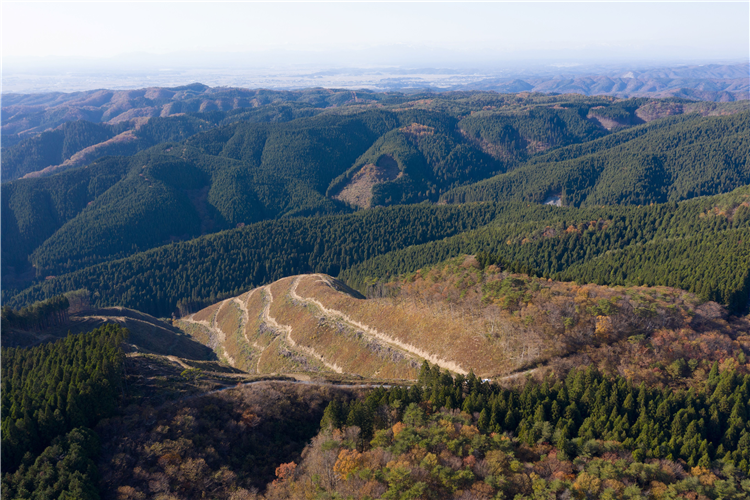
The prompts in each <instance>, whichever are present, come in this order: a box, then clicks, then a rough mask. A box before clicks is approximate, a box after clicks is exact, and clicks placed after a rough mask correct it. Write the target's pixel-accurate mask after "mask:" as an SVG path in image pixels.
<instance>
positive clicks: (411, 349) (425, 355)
mask: <svg viewBox="0 0 750 500" xmlns="http://www.w3.org/2000/svg"><path fill="white" fill-rule="evenodd" d="M308 276H311V277H312V276H316V277H318V278H319V280H318V281H319V282H322V283H325V284H326V285H328V286H329V287H331V288H334V287H333V285H332V284H331V282H330V281H328V280H327V279H326V278H325V277H324V276H322V275H320V274H313V275H308ZM303 277H305V276H304V275H303V276H298V277H297V278H295V280H294V283H293V284H292V286H291V288H290V289H289V296H290V297H292V298H293V299H295V300H298V301H300V302H304V303H307V304H314V305H315V306H316V307H318V308H319V309H320V310H321V311H323V312H324V313H325V314H328V315H329V316H335V317H339V318H341V319H342V320H343V321H344V322H345V323H348V324H349V325H350V326H353V327H356V328H358V329H360V330H362V331H363V332H364V333H367V334H369V335H370V336H372V337H374V338H375V339H377V340H379V341H381V342H384V343H386V344H390V345H391V346H395V347H398V348H399V349H401V350H404V351H406V352H408V353H410V354H412V355H414V356H417V357H419V358H422V359H426V360H427V361H429V362H430V363H432V364H434V365H438V366H439V367H440V368H443V369H445V370H450V371H452V372H454V373H460V374H462V375H468V374H469V372H468V371H467V370H465V369H463V368H461V367H460V366H459V365H458V364H456V363H454V362H452V361H448V360H445V359H442V358H439V357H437V356H436V355H434V354H430V353H429V352H427V351H424V350H422V349H420V348H419V347H416V346H413V345H411V344H407V343H406V342H402V341H401V340H399V339H397V338H394V337H392V336H390V335H388V334H385V333H382V332H380V331H378V330H376V329H375V328H372V327H369V326H367V325H365V324H362V323H360V322H359V321H357V320H354V319H352V318H350V317H349V316H347V315H346V314H345V313H343V312H341V311H337V310H336V309H329V308H327V307H326V306H324V305H323V304H322V303H321V302H320V301H318V300H316V299H313V298H309V297H302V296H301V295H299V294H298V293H297V285H299V282H300V281H301V280H302V278H303ZM334 289H335V288H334Z"/></svg>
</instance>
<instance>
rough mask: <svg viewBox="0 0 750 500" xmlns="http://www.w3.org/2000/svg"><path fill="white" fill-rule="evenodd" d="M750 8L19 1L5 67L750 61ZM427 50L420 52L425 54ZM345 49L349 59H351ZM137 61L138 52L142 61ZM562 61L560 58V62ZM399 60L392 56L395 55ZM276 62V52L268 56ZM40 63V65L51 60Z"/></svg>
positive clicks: (9, 19)
mask: <svg viewBox="0 0 750 500" xmlns="http://www.w3.org/2000/svg"><path fill="white" fill-rule="evenodd" d="M749 18H750V3H748V2H747V1H741V2H727V3H717V2H710V3H697V2H665V3H653V2H646V3H635V2H633V3H604V2H601V3H600V2H590V3H564V2H554V3H273V4H270V3H185V2H172V3H153V2H149V3H104V2H94V3H91V2H89V3H66V2H59V3H29V2H24V3H12V2H7V1H4V2H2V42H3V43H2V55H3V59H4V61H5V62H6V63H10V64H11V65H13V64H18V63H29V64H35V61H38V60H37V59H36V58H38V57H44V58H45V59H44V60H45V61H47V62H51V61H52V62H53V61H54V60H56V59H59V58H61V57H74V58H103V57H112V56H119V55H123V54H134V53H135V54H139V56H138V57H143V56H142V55H143V53H147V54H161V55H162V57H158V58H157V59H159V60H160V61H163V60H164V59H165V58H164V57H163V56H164V55H173V56H174V55H176V54H174V53H182V54H186V53H187V54H192V55H193V56H195V55H196V54H201V53H218V52H224V53H226V52H232V53H235V52H242V53H253V54H258V55H265V56H273V57H277V59H276V61H277V62H280V63H284V62H290V63H299V62H304V60H305V57H306V56H305V54H309V55H310V56H311V57H313V58H314V57H319V58H323V59H324V60H326V61H327V62H328V63H329V64H336V62H337V57H338V56H337V54H338V55H341V57H342V59H341V61H342V63H347V64H351V63H353V62H354V63H356V58H355V60H354V61H353V60H352V57H351V56H352V54H358V53H359V54H363V57H364V59H365V60H362V61H361V64H362V65H367V63H368V62H371V63H373V64H387V63H389V62H391V63H393V64H397V63H399V62H403V58H402V59H401V60H399V58H398V57H395V56H396V55H397V54H398V53H399V52H404V51H409V50H414V51H415V53H424V52H425V51H428V52H431V53H432V55H433V56H434V57H435V58H437V59H439V58H440V57H441V54H442V55H443V56H444V57H445V58H446V61H447V63H449V62H450V60H460V59H461V57H462V56H461V54H465V53H467V52H471V53H472V54H473V55H472V58H473V60H474V61H478V62H481V61H482V60H483V58H484V59H486V60H488V61H489V60H494V59H497V60H499V59H504V58H507V59H517V58H518V57H519V56H520V57H532V58H543V57H545V55H548V54H552V55H553V56H554V57H563V58H565V57H568V58H571V59H575V58H587V59H590V60H593V59H598V60H601V61H602V62H606V60H607V58H608V57H618V58H631V59H634V60H635V59H639V60H644V59H650V60H655V59H669V60H677V59H684V60H696V59H723V60H730V59H733V60H738V59H739V60H741V59H747V58H748V51H749V50H750V49H749V48H748V45H749V44H750V31H749V23H748V19H749ZM420 51H421V52H420ZM342 54H348V58H347V57H343V55H342ZM131 57H134V56H131ZM554 57H553V58H554ZM389 58H393V60H392V61H391V60H390V59H389ZM263 60H264V61H268V59H263ZM40 63H41V62H40Z"/></svg>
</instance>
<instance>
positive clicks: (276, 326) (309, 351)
mask: <svg viewBox="0 0 750 500" xmlns="http://www.w3.org/2000/svg"><path fill="white" fill-rule="evenodd" d="M264 291H265V292H266V293H267V294H268V302H266V306H265V307H264V308H263V320H264V321H265V322H266V323H268V324H269V325H270V326H271V327H272V328H274V329H275V330H277V331H281V332H284V333H285V336H286V340H287V342H289V345H290V346H292V347H293V348H295V349H296V350H298V351H301V352H303V353H304V354H306V355H308V356H311V357H313V358H315V359H317V360H318V361H320V362H321V363H323V364H324V365H325V366H326V367H327V368H329V369H331V370H333V371H335V372H336V373H344V370H342V369H341V367H340V366H338V365H336V364H335V363H329V362H327V361H326V360H325V358H324V357H323V356H322V355H320V354H318V353H317V352H315V350H314V349H312V348H310V347H306V346H303V345H300V344H298V343H297V342H295V341H294V339H293V338H292V327H291V326H288V325H281V324H279V322H278V321H276V319H274V318H273V317H271V314H270V312H271V304H272V303H273V293H271V285H267V286H266V287H264Z"/></svg>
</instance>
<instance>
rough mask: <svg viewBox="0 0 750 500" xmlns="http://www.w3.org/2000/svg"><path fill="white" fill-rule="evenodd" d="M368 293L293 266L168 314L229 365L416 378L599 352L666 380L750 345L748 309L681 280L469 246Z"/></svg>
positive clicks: (498, 371) (611, 365) (620, 365)
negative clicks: (535, 268) (497, 254)
mask: <svg viewBox="0 0 750 500" xmlns="http://www.w3.org/2000/svg"><path fill="white" fill-rule="evenodd" d="M368 294H369V295H370V298H365V297H364V296H362V295H361V294H359V293H358V292H356V291H354V290H352V289H351V288H349V287H347V286H346V285H345V284H343V283H342V282H340V281H338V280H336V279H334V278H332V277H330V276H327V275H323V274H313V275H300V276H294V277H288V278H284V279H282V280H279V281H276V282H274V283H272V284H270V285H267V286H264V287H260V288H256V289H253V290H251V291H249V292H247V293H245V294H242V295H240V296H238V297H233V298H230V299H227V300H224V301H222V302H219V303H217V304H214V305H212V306H210V307H208V308H206V309H203V310H201V311H199V312H197V313H194V314H191V315H189V316H186V317H183V318H181V319H180V320H178V321H176V322H175V325H176V326H178V327H179V328H181V329H182V330H184V331H185V332H186V333H188V334H189V335H191V336H192V338H194V339H196V340H198V341H199V342H201V343H203V344H205V345H208V346H209V347H211V348H212V349H214V351H215V352H216V353H217V354H218V356H219V357H220V359H222V360H224V361H225V362H226V363H228V364H230V365H231V366H233V367H235V368H239V369H242V370H244V371H247V372H249V373H257V374H264V373H265V374H268V373H282V372H299V371H311V372H318V373H325V372H329V373H347V374H355V375H359V376H362V377H386V378H407V379H414V378H415V377H416V375H417V374H418V371H419V367H420V366H421V364H422V363H423V361H425V360H427V361H429V362H430V363H431V364H435V365H437V366H440V367H442V368H443V369H445V370H448V371H450V372H453V373H456V374H464V375H466V374H468V373H469V372H470V371H473V372H474V373H476V374H477V376H479V377H481V378H493V379H497V380H502V379H505V378H507V377H508V376H511V375H513V374H514V373H526V372H529V370H530V371H532V372H533V371H537V370H542V372H544V371H553V372H558V373H560V372H562V373H564V372H567V371H568V370H570V369H571V368H572V367H574V366H579V365H589V364H593V365H594V366H598V367H599V368H601V369H603V370H605V371H609V372H613V373H619V374H626V375H627V376H628V377H629V378H632V379H634V381H639V380H648V381H649V382H650V383H654V382H660V383H670V382H671V381H672V380H673V379H676V378H682V377H688V378H690V377H691V376H695V377H697V378H698V379H700V377H701V376H704V375H705V373H707V370H708V369H710V363H711V362H712V361H714V360H717V361H718V360H720V361H722V362H727V360H728V359H734V358H735V357H736V360H735V361H734V362H735V364H736V365H737V366H742V365H744V364H745V363H746V360H745V359H744V358H743V357H742V355H741V354H739V353H742V352H743V348H744V347H745V346H750V344H748V342H750V337H749V336H748V335H749V334H750V323H749V322H748V319H747V318H739V317H731V316H729V315H728V313H727V312H726V310H725V309H724V308H722V307H721V306H719V305H718V304H716V303H712V302H703V301H701V300H700V299H698V298H697V297H696V296H695V295H693V294H690V293H687V292H684V291H680V290H676V289H673V288H667V287H653V288H651V287H614V288H612V287H605V286H598V285H585V286H579V285H576V284H575V283H569V282H558V281H552V280H548V279H544V278H534V277H529V276H527V275H524V274H518V273H512V272H509V271H508V270H506V269H503V268H501V267H500V266H499V265H496V264H489V265H488V264H487V262H485V263H484V265H483V264H482V263H481V262H480V261H478V260H477V259H476V258H475V257H473V256H464V257H460V258H458V259H452V260H449V261H447V262H444V263H442V264H440V265H437V266H434V267H432V268H429V269H424V270H420V271H418V272H416V273H411V274H409V275H405V276H401V277H399V278H398V279H396V280H392V281H390V282H387V283H380V284H378V285H377V286H374V287H372V288H371V289H370V290H369V293H368ZM697 346H704V347H700V348H698V347H697ZM709 346H710V347H709ZM701 374H702V375H701Z"/></svg>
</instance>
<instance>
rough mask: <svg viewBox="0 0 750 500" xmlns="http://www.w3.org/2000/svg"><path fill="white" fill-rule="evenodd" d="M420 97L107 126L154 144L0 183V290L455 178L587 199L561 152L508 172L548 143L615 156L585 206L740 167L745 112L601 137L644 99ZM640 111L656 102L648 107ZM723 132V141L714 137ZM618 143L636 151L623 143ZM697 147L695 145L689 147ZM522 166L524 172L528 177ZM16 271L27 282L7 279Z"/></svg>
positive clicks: (73, 144)
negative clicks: (678, 165) (681, 164)
mask: <svg viewBox="0 0 750 500" xmlns="http://www.w3.org/2000/svg"><path fill="white" fill-rule="evenodd" d="M417 97H424V96H413V97H411V98H408V99H407V97H406V96H403V95H396V96H386V95H379V94H378V99H380V101H378V104H379V105H380V107H379V108H378V109H372V103H371V102H369V101H368V102H369V103H367V102H366V103H364V104H363V103H362V102H361V101H360V98H357V101H355V102H354V103H348V104H347V103H343V104H345V105H344V106H341V107H338V108H330V109H322V108H311V107H310V106H309V105H307V106H304V105H302V104H300V103H291V104H289V103H287V104H284V103H282V104H273V105H269V106H267V107H258V108H253V109H237V110H233V111H229V112H221V111H214V112H203V113H196V114H192V115H184V116H172V117H168V118H151V119H150V120H149V121H147V122H146V123H144V124H141V125H140V126H139V127H137V128H135V129H128V130H126V131H125V132H122V133H121V134H119V135H117V136H115V137H120V135H122V134H130V135H129V136H128V137H131V138H132V141H125V142H122V141H114V137H113V138H112V141H114V142H111V144H110V146H108V147H109V148H110V150H112V151H120V152H125V151H124V150H120V149H118V148H120V147H122V148H125V150H133V151H130V152H135V151H136V150H138V149H141V148H145V147H147V146H148V145H151V144H156V143H158V145H156V146H152V147H150V148H148V149H146V150H143V151H141V152H139V153H136V154H134V155H133V156H118V157H107V158H102V159H100V160H98V161H95V162H93V163H92V164H90V165H88V166H86V167H85V168H77V169H76V168H74V169H71V170H68V171H64V172H62V173H60V174H58V175H55V176H53V177H52V178H35V179H19V180H15V181H12V182H10V183H4V184H3V186H2V190H3V192H2V200H3V201H2V204H3V206H2V218H3V221H2V226H3V229H2V231H3V248H2V251H3V264H2V265H3V274H4V276H5V277H6V278H8V279H7V280H4V283H6V285H4V286H5V288H6V289H7V287H8V286H7V283H10V284H11V285H10V286H14V287H15V286H18V285H17V284H20V285H21V286H23V284H24V283H28V275H29V272H30V265H31V264H33V266H34V267H35V268H36V269H35V271H33V272H31V273H32V274H33V273H35V274H36V276H37V277H38V278H43V277H46V276H50V275H57V274H60V273H62V272H70V271H72V270H75V269H79V268H81V267H85V266H90V265H93V264H95V263H97V262H102V261H107V260H112V259H117V258H122V257H125V256H127V255H131V254H133V253H136V252H138V251H143V250H146V249H149V248H153V247H157V246H160V245H163V244H165V243H168V242H170V241H177V240H185V239H189V238H192V237H196V236H199V235H201V234H208V233H212V232H216V231H219V230H223V229H228V228H232V227H236V226H237V225H242V224H251V223H254V222H257V221H260V220H267V219H274V218H279V217H290V216H305V215H323V214H333V213H341V212H344V213H345V212H348V211H351V209H352V207H353V206H360V207H369V206H377V205H392V204H402V203H417V202H421V201H425V200H429V201H437V200H438V199H439V197H440V195H441V194H442V193H445V192H446V191H449V193H448V194H446V195H445V198H444V199H446V200H451V201H453V200H456V199H459V198H461V196H454V195H453V194H451V193H455V192H456V191H450V190H451V189H452V188H456V187H457V186H463V185H467V187H466V188H465V189H466V190H467V191H466V192H470V193H474V192H475V191H477V190H478V192H480V194H479V195H477V196H479V197H482V196H484V195H482V194H481V192H482V185H481V184H480V185H478V187H477V188H476V189H475V188H473V187H472V183H475V182H477V181H481V180H482V179H485V178H487V177H490V176H492V175H495V174H497V173H503V172H505V173H506V174H504V175H505V176H506V177H503V178H504V179H505V178H507V179H510V180H509V181H507V183H508V184H507V185H508V186H509V187H507V189H506V188H504V189H505V191H503V190H502V189H500V190H498V189H495V184H492V187H493V193H495V195H493V196H494V198H495V199H498V198H499V199H507V198H511V199H513V198H520V199H524V200H526V199H532V200H534V201H543V200H537V198H543V197H544V196H545V193H550V192H553V191H555V189H558V187H557V184H561V182H562V181H559V179H560V177H561V176H563V177H565V176H567V177H565V178H566V179H567V178H571V179H572V180H570V181H569V182H568V181H566V182H568V184H566V186H567V187H566V188H565V189H566V192H565V199H566V200H567V199H568V198H570V199H571V200H577V199H578V198H581V197H584V196H587V193H589V191H591V189H593V188H591V187H590V186H588V185H587V184H586V183H585V182H583V181H582V180H581V178H582V176H583V177H585V176H586V175H587V173H588V171H584V172H583V173H581V172H579V170H581V169H580V168H578V169H576V167H575V166H573V167H570V168H569V169H568V170H570V169H572V170H571V171H572V172H573V173H570V174H566V173H565V172H566V170H564V169H562V170H561V169H558V168H557V165H558V164H559V163H560V162H554V163H550V161H549V160H547V163H545V165H547V167H545V168H546V170H545V169H544V168H539V167H531V166H528V167H520V168H519V166H520V165H523V164H524V162H527V163H528V162H539V161H541V159H542V158H549V159H551V158H552V157H549V155H550V154H551V153H549V152H550V151H555V150H558V149H559V150H560V151H561V153H560V155H568V157H570V158H572V159H569V162H575V161H576V158H578V156H581V155H583V156H582V158H584V159H586V158H589V157H590V156H591V155H592V151H595V153H594V157H595V158H603V159H602V160H601V161H600V162H599V163H602V162H604V163H607V165H609V164H610V163H612V164H613V165H614V166H612V168H609V169H608V170H607V169H605V170H604V172H603V173H601V175H600V176H599V177H600V178H601V179H603V180H602V181H601V182H600V183H599V184H603V187H600V186H599V185H598V184H597V186H596V188H597V189H598V191H597V192H596V193H595V194H596V195H597V196H594V199H595V200H597V202H600V201H604V202H622V203H632V202H635V201H638V202H639V203H640V202H642V201H643V200H646V201H649V200H650V201H664V200H666V199H679V198H680V197H689V196H692V195H696V194H713V193H718V192H723V191H727V190H729V189H731V188H733V187H736V185H738V183H740V184H741V183H742V182H743V179H744V178H745V177H747V175H746V173H745V171H744V170H743V169H744V168H745V167H744V158H743V157H742V153H743V152H744V151H745V149H746V147H745V142H746V135H745V136H743V132H745V129H746V122H747V119H746V117H747V113H741V114H739V115H734V116H729V117H722V118H700V117H699V116H698V115H697V114H692V115H685V116H684V117H676V118H671V119H668V120H667V121H666V122H665V123H666V124H661V121H663V120H657V121H655V122H652V124H651V125H650V126H647V127H645V128H643V126H642V127H635V128H633V129H629V130H625V131H620V132H618V133H614V134H613V135H610V133H609V132H608V130H607V129H605V128H603V127H602V126H601V125H600V124H599V123H598V122H597V119H594V118H592V116H598V117H600V118H601V117H602V116H605V115H606V116H607V117H608V119H610V120H615V121H618V120H619V121H618V123H621V124H622V126H621V127H620V128H622V127H629V126H631V125H632V124H634V123H637V122H639V121H642V120H641V118H639V117H638V116H637V112H638V110H641V109H644V108H649V106H650V107H651V108H653V106H654V103H653V102H651V101H647V100H644V99H632V100H624V101H614V102H613V101H612V100H610V99H606V98H592V97H582V96H538V95H536V96H535V95H531V96H525V97H524V96H507V95H505V96H503V95H498V94H491V93H449V94H438V95H436V96H435V98H433V99H417ZM373 99H374V97H373ZM370 101H372V100H370ZM329 104H330V103H329ZM665 104H669V103H665ZM677 104H679V103H677ZM651 108H649V109H651ZM719 108H720V106H719V107H718V108H716V109H714V110H713V111H717V110H718V111H721V109H719ZM668 109H669V110H670V112H671V110H672V108H668ZM681 109H682V108H681ZM724 111H725V112H732V111H736V109H734V108H727V109H726V110H724ZM649 116H650V117H654V116H658V113H657V112H655V111H653V110H652V113H651V115H649ZM741 117H744V118H741ZM669 120H671V121H669ZM721 126H723V127H724V129H721ZM97 127H98V128H97ZM680 127H682V128H680ZM730 129H731V131H732V132H733V133H734V135H735V136H737V139H736V141H734V142H732V141H731V140H726V141H723V142H721V141H717V140H715V138H716V136H717V135H719V134H722V133H724V132H727V131H728V130H730ZM119 130H120V129H119V128H117V127H115V126H114V125H93V124H88V125H86V124H85V122H74V123H69V124H66V125H64V126H63V127H62V128H61V129H60V130H58V131H54V132H48V133H45V134H42V135H41V136H38V137H36V138H33V139H29V140H27V141H25V142H23V143H22V144H19V145H18V146H16V149H15V151H16V152H15V153H13V154H10V155H4V158H5V157H6V156H9V157H10V160H9V161H11V163H12V162H13V161H16V160H18V161H21V160H23V161H22V162H21V163H23V162H30V163H29V164H33V163H34V162H38V161H42V160H41V159H44V158H47V156H45V155H52V156H55V161H58V160H62V159H64V158H66V157H68V159H67V160H65V161H73V160H74V159H75V158H76V157H78V158H81V156H80V154H79V153H75V154H73V156H70V154H71V152H72V151H74V150H75V149H77V148H78V147H80V146H82V145H85V144H89V143H90V142H92V141H95V140H98V138H100V137H98V136H97V134H100V135H101V134H104V135H102V137H107V136H108V134H109V135H111V134H115V133H117V132H118V131H119ZM613 130H617V128H613ZM696 130H700V131H701V134H699V135H698V136H699V137H701V138H702V139H701V140H700V141H698V142H699V144H698V143H696V145H694V146H693V149H692V150H691V151H692V152H690V151H688V153H690V154H692V155H693V156H692V159H693V160H694V162H695V163H696V164H698V163H700V165H701V168H700V169H698V170H688V171H686V172H684V173H676V174H675V175H674V177H675V178H674V179H672V178H666V177H665V176H666V174H664V172H667V173H669V172H672V170H674V164H675V161H676V160H675V158H676V157H677V156H679V155H681V154H682V153H683V149H684V147H685V144H684V143H685V140H686V139H685V137H686V136H690V137H694V136H696ZM651 136H653V139H649V137H651ZM178 140H179V141H180V142H169V141H178ZM165 141H166V142H165ZM105 142H107V141H105ZM616 145H619V149H618V147H617V146H616ZM630 145H632V148H636V146H637V147H640V148H641V149H638V150H637V151H634V152H632V151H630V149H628V148H631V146H630ZM704 146H706V147H708V149H701V148H703V147H704ZM560 148H562V149H560ZM632 148H631V149H632ZM644 148H645V149H644ZM654 148H658V149H659V152H658V154H656V153H654V151H653V150H654ZM742 148H745V149H742ZM636 149H637V148H636ZM596 151H598V152H596ZM545 153H546V155H547V156H545ZM686 154H687V153H686ZM14 155H15V156H14ZM76 155H78V156H76ZM596 155H599V156H596ZM83 157H85V155H83ZM559 157H562V156H559ZM40 158H41V159H40ZM537 158H539V160H538V159H537ZM555 158H558V157H555ZM644 158H645V161H644ZM46 161H47V160H45V162H46ZM75 161H78V160H75ZM582 161H584V160H582ZM586 161H588V160H586ZM623 162H625V163H628V162H629V163H628V165H631V164H632V168H630V170H629V171H628V172H622V171H621V169H620V168H618V166H621V164H622V163H623ZM670 162H671V163H670ZM23 165H26V164H25V163H23ZM23 165H21V164H19V165H17V168H21V167H23ZM550 165H551V166H550ZM566 165H567V164H566ZM575 165H578V164H577V163H576V164H575ZM597 165H598V164H597ZM27 166H28V165H27ZM24 168H25V167H24ZM601 168H604V167H601ZM670 169H671V170H670ZM529 171H532V172H533V173H534V176H536V177H533V176H532V177H533V179H527V177H528V176H529V175H531V174H529ZM515 172H518V173H515ZM544 172H547V173H546V174H544ZM613 172H614V173H613ZM701 172H702V173H701ZM576 175H577V177H576ZM706 176H708V178H706ZM537 177H539V178H537ZM662 177H664V178H662ZM518 179H521V180H520V181H518V182H520V183H521V184H522V185H523V188H520V187H519V186H518V185H517V184H518V182H517V180H518ZM550 179H552V180H550ZM654 179H656V180H659V182H660V183H661V188H660V189H661V191H659V192H658V193H656V194H654V193H651V192H646V191H648V189H653V188H650V187H649V183H650V182H651V181H652V180H654ZM605 181H606V182H605ZM586 182H588V181H586ZM632 182H635V186H634V187H632V188H631V187H630V186H631V184H630V183H632ZM555 183H556V184H555ZM552 184H555V185H552ZM673 186H674V187H673ZM560 189H562V188H560ZM629 189H630V190H631V191H633V192H630V191H628V190H629ZM670 189H671V190H672V191H675V193H672V192H670ZM506 191H508V192H507V193H506ZM600 192H603V193H604V194H602V193H600ZM662 192H669V193H668V194H663V193H662ZM497 193H500V194H503V193H505V194H506V195H507V196H504V197H498V196H496V195H497ZM605 194H606V196H605ZM477 196H474V195H471V196H463V198H466V199H474V198H476V197H477ZM24 272H26V274H24ZM22 275H23V276H27V277H26V278H25V279H20V278H19V277H20V276H22ZM16 278H19V279H16Z"/></svg>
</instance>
